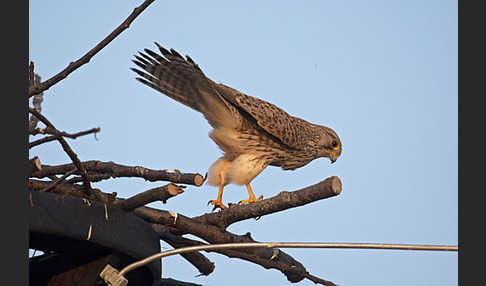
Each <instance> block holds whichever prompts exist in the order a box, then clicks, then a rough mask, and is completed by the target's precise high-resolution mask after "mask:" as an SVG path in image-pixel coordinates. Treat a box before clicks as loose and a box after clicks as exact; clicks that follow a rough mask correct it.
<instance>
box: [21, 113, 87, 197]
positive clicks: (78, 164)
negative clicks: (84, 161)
mask: <svg viewBox="0 0 486 286" xmlns="http://www.w3.org/2000/svg"><path fill="white" fill-rule="evenodd" d="M29 112H30V113H32V114H33V115H35V117H37V118H38V119H39V120H40V121H42V123H44V124H45V125H46V126H48V127H51V128H53V129H56V127H54V125H53V124H52V123H51V122H50V121H49V120H48V119H47V118H46V117H44V116H43V115H42V114H40V113H39V112H37V110H35V109H32V108H30V107H29ZM57 141H59V143H60V144H61V146H62V149H63V150H64V152H66V154H67V155H68V156H69V158H71V160H72V161H73V163H74V165H75V166H76V168H77V169H78V170H79V172H80V173H81V176H83V186H84V190H85V192H86V194H87V195H88V196H91V184H90V183H89V181H88V178H87V173H86V169H85V168H84V167H83V166H82V165H81V161H79V159H78V156H77V155H76V153H74V151H73V150H72V149H71V147H69V144H68V143H67V142H66V140H64V138H62V137H59V138H57ZM70 170H72V168H71V169H70Z"/></svg>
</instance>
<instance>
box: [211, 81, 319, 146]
mask: <svg viewBox="0 0 486 286" xmlns="http://www.w3.org/2000/svg"><path fill="white" fill-rule="evenodd" d="M218 90H220V95H221V96H222V97H224V98H225V99H226V100H228V101H229V102H231V103H232V104H234V105H235V106H236V107H237V108H238V109H239V110H241V111H242V112H243V113H244V114H246V117H251V118H252V119H254V120H255V121H256V123H257V124H258V126H260V127H261V128H262V129H263V130H265V131H266V132H268V133H270V134H271V135H273V136H274V137H276V138H277V139H278V140H280V141H281V142H282V143H283V144H285V145H287V146H288V147H291V148H295V149H302V148H304V147H305V146H306V145H307V142H308V141H310V140H311V139H312V138H311V136H312V135H313V134H314V132H313V130H311V129H312V124H311V123H309V122H307V121H305V120H303V119H301V118H298V117H294V116H291V115H290V114H288V113H287V112H285V111H284V110H282V109H281V108H279V107H277V106H275V105H273V104H271V103H269V102H266V101H264V100H261V99H259V98H255V97H252V96H249V95H246V94H243V93H241V92H239V91H237V90H235V89H233V88H231V87H229V86H226V85H223V84H218ZM250 120H251V119H250Z"/></svg>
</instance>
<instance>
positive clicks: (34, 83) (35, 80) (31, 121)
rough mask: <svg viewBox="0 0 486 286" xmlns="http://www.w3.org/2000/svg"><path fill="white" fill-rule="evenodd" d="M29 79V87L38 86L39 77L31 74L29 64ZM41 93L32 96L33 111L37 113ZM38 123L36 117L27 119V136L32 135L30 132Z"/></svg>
mask: <svg viewBox="0 0 486 286" xmlns="http://www.w3.org/2000/svg"><path fill="white" fill-rule="evenodd" d="M31 71H32V73H31V75H30V76H31V78H30V86H38V85H39V84H40V76H39V75H38V74H36V73H33V71H34V63H33V62H31ZM43 100H44V99H43V93H39V94H36V95H35V96H34V99H32V104H33V105H34V109H35V110H37V111H38V112H41V110H42V108H41V103H42V101H43ZM38 122H39V119H37V117H35V116H33V115H31V116H30V119H29V134H31V133H33V132H32V130H34V129H35V128H36V126H37V123H38Z"/></svg>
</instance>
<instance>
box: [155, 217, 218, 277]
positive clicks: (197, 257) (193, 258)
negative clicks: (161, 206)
mask: <svg viewBox="0 0 486 286" xmlns="http://www.w3.org/2000/svg"><path fill="white" fill-rule="evenodd" d="M152 228H153V229H154V230H155V232H157V233H158V234H159V237H160V239H162V240H163V241H165V242H167V243H168V244H169V245H170V246H172V247H174V249H175V248H180V247H186V246H193V245H195V244H194V243H193V242H194V240H191V239H187V238H184V237H182V236H180V235H175V234H172V233H171V232H170V228H168V227H166V226H165V225H161V224H155V223H154V224H152ZM181 256H182V257H183V258H184V259H186V260H187V261H188V262H189V263H191V264H192V265H193V266H194V267H196V268H197V270H199V273H201V275H204V276H207V275H209V274H210V273H211V272H213V271H214V263H213V262H212V261H211V260H209V259H208V258H207V257H206V256H204V255H203V254H202V253H200V252H191V253H183V254H181Z"/></svg>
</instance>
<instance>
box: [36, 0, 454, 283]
mask: <svg viewBox="0 0 486 286" xmlns="http://www.w3.org/2000/svg"><path fill="white" fill-rule="evenodd" d="M141 2H142V1H114V0H106V1H49V0H46V1H31V2H30V7H29V11H30V22H29V28H30V31H29V60H32V61H34V63H35V68H36V72H37V73H39V74H40V75H41V77H42V79H43V80H45V79H48V78H50V77H51V76H53V75H54V74H56V73H57V72H59V71H60V70H61V69H63V68H64V67H66V66H67V65H68V64H69V62H70V61H73V60H75V59H77V58H79V57H81V56H82V55H83V54H84V53H86V52H87V51H88V50H89V49H91V48H92V47H93V46H94V45H95V44H96V43H98V42H99V41H101V40H102V39H103V38H104V37H105V36H106V35H108V34H109V33H110V32H111V31H112V30H113V29H114V28H115V27H117V26H118V25H119V24H120V23H121V22H122V21H123V20H124V19H125V18H126V17H127V16H128V15H129V14H130V13H131V11H132V10H133V8H135V7H136V6H138V5H139V4H140V3H141ZM155 41H156V42H158V43H160V44H161V45H163V46H165V47H167V48H174V49H176V50H177V51H178V52H179V53H181V54H183V55H185V54H187V55H190V56H191V58H192V59H194V60H195V61H196V62H197V63H198V64H199V66H200V67H201V68H202V69H203V71H204V72H205V74H206V75H207V76H208V77H210V78H211V79H212V80H214V81H216V82H221V83H224V84H227V85H229V86H232V87H233V88H236V89H238V90H240V91H241V92H244V93H246V94H248V95H251V96H255V97H259V98H262V99H264V100H267V101H269V102H272V103H274V104H276V105H278V106H279V107H281V108H283V109H284V110H286V111H287V112H289V113H290V114H292V115H295V116H298V117H301V118H304V119H306V120H308V121H310V122H313V123H317V124H322V125H326V126H329V127H331V128H333V129H334V130H335V131H336V132H337V133H338V134H339V136H340V138H341V140H342V143H343V152H342V155H341V157H340V158H339V159H338V161H337V162H336V163H335V164H332V165H331V164H330V163H329V160H328V159H318V160H315V161H313V162H311V163H310V164H308V165H307V166H305V167H302V168H300V169H298V170H296V171H283V170H282V169H280V168H276V167H268V168H267V169H265V171H263V172H262V173H261V174H260V175H259V176H258V177H257V178H256V179H255V180H254V181H253V183H252V187H253V190H254V191H255V193H256V194H257V195H260V194H263V195H264V197H266V198H268V197H271V196H274V195H276V194H277V193H278V192H280V191H282V190H296V189H300V188H302V187H305V186H308V185H312V184H314V183H317V182H319V181H321V180H323V179H325V178H327V177H330V176H339V178H340V179H341V180H342V182H343V191H342V193H341V194H340V195H339V196H337V197H334V198H330V199H327V200H322V201H318V202H315V203H312V204H310V205H306V206H304V207H300V208H295V209H290V210H286V211H283V212H280V213H276V214H272V215H268V216H265V217H263V218H261V219H260V220H258V221H255V220H248V221H244V222H239V223H237V224H234V225H232V226H231V227H230V228H229V230H230V231H232V232H234V233H237V234H244V233H246V232H251V233H252V236H253V237H254V239H255V240H258V241H282V242H285V241H289V242H290V241H292V242H293V241H300V242H315V241H319V242H370V243H371V242H376V243H418V244H448V245H457V243H458V240H457V236H458V231H457V228H458V220H457V194H458V180H457V171H458V169H457V168H458V167H457V161H458V160H457V156H458V153H457V147H458V137H457V99H458V95H457V60H458V58H457V46H458V41H457V1H306V2H298V1H265V2H263V1H261V2H259V1H231V2H230V1H204V2H203V1H156V2H155V3H153V4H152V5H150V6H149V7H148V8H147V10H145V11H144V12H143V13H142V14H141V15H140V16H139V17H138V18H137V19H136V20H135V21H134V22H133V23H132V25H131V26H130V27H129V29H127V30H126V31H125V32H123V33H122V34H121V35H120V36H119V37H118V38H116V39H115V40H114V41H113V42H112V43H110V44H109V45H108V46H107V47H106V48H105V49H103V50H102V51H101V52H100V53H98V54H97V55H96V56H95V57H94V58H93V59H92V60H91V61H90V62H89V63H88V64H86V65H84V66H83V67H81V68H80V69H78V70H76V71H75V72H74V73H72V74H71V75H70V76H69V77H68V78H66V79H65V80H63V81H61V82H60V83H58V84H57V85H55V86H53V87H51V88H50V89H49V90H48V91H46V92H45V96H44V102H43V103H42V112H43V113H44V114H45V115H46V116H47V117H48V118H49V119H50V120H51V122H53V123H54V124H55V125H56V127H57V128H58V129H60V130H63V131H66V132H77V131H81V130H87V129H90V128H92V127H98V126H99V127H101V130H102V132H101V133H100V134H98V135H97V138H98V140H95V139H94V138H93V136H85V137H81V138H78V139H76V140H74V141H72V140H71V141H70V144H71V146H72V148H73V149H74V150H75V151H76V152H77V154H78V156H79V158H80V159H81V160H82V161H86V160H102V161H114V162H116V163H119V164H126V165H142V166H145V167H148V168H153V169H174V168H176V169H179V170H181V171H184V172H199V173H201V174H204V173H205V172H206V171H207V170H208V167H209V166H210V165H211V164H212V163H213V162H214V161H215V160H216V159H217V158H218V157H219V156H220V154H221V152H220V151H219V150H218V148H217V146H216V144H214V143H213V142H212V141H211V140H210V139H209V138H208V136H207V134H208V132H209V131H210V130H211V129H210V126H209V124H208V123H207V122H206V121H205V120H204V117H203V116H202V115H201V114H199V113H197V112H195V111H194V110H191V109H189V108H187V107H186V106H183V105H181V104H179V103H177V102H175V101H173V100H172V99H170V98H168V97H166V96H165V95H163V94H161V93H159V92H158V91H155V90H152V89H150V88H149V87H147V86H145V85H143V84H141V83H139V82H138V81H136V80H135V79H134V78H135V74H134V73H133V72H132V71H130V70H129V68H130V67H134V64H132V62H131V59H132V58H133V55H134V54H136V53H137V52H138V51H141V50H143V49H144V48H150V49H155V45H154V44H153V42H155ZM30 139H31V140H33V139H36V138H32V137H31V138H30ZM30 155H31V156H34V155H37V156H39V157H40V159H41V161H42V162H43V163H45V164H49V165H54V164H62V163H68V162H70V160H69V158H68V157H67V156H66V154H64V153H63V152H62V151H61V149H60V147H59V145H58V144H56V143H48V144H44V145H42V146H39V147H34V148H33V149H31V150H30ZM162 184H163V183H150V182H145V181H143V180H142V179H135V178H132V179H115V180H109V181H105V182H101V183H96V184H94V186H95V187H98V188H100V189H102V190H104V191H106V192H113V191H116V192H117V193H118V194H119V196H121V197H128V196H131V195H134V194H136V193H138V192H142V191H144V190H147V189H149V188H152V187H155V186H159V185H162ZM216 194H217V188H215V187H211V186H207V185H204V186H202V187H200V188H196V187H188V188H186V191H185V193H184V194H182V195H180V196H178V197H176V198H173V199H171V200H170V201H168V203H167V204H166V205H163V204H162V203H153V204H151V206H152V207H156V208H161V209H168V210H172V211H176V212H179V213H182V214H184V215H187V216H195V215H199V214H202V213H205V212H209V211H210V210H211V208H210V207H209V206H207V205H206V203H207V201H208V200H211V199H214V198H215V197H216ZM246 196H247V194H246V190H245V188H244V187H240V186H234V185H231V186H227V187H226V188H225V193H224V195H223V201H224V202H225V203H228V202H237V201H240V200H242V199H245V198H246ZM127 231H129V230H127ZM162 246H163V248H164V249H168V248H169V246H167V245H166V244H164V243H163V244H162ZM285 251H286V252H287V253H289V254H290V255H292V256H293V257H294V258H295V259H297V260H299V261H300V262H301V263H303V264H304V265H305V266H306V268H307V270H308V271H309V272H310V273H312V274H313V275H316V276H319V277H322V278H325V279H327V280H331V281H333V282H335V283H337V284H339V285H398V286H400V285H457V283H458V274H457V266H458V264H457V253H456V252H447V253H444V252H425V251H391V250H327V249H286V250H285ZM207 256H208V257H209V258H210V259H211V260H212V261H213V262H215V264H216V269H215V271H214V272H213V273H212V274H210V275H209V276H207V277H195V276H196V275H198V271H197V270H196V269H195V268H193V267H192V266H191V265H189V264H188V263H187V262H186V261H185V260H183V259H182V258H181V257H178V256H174V257H169V258H167V259H164V261H163V273H162V274H163V276H165V277H171V278H174V279H179V280H184V281H189V282H194V283H200V284H204V285H223V284H225V283H228V281H230V280H231V283H232V285H248V284H249V283H259V284H271V285H287V284H289V282H288V281H287V280H286V278H285V276H284V275H282V274H281V273H280V272H278V271H276V270H266V269H264V268H262V267H260V266H258V265H254V264H251V263H248V262H245V261H241V260H237V259H229V258H227V257H225V256H220V255H218V254H211V253H210V254H207ZM235 277H237V278H235ZM296 285H302V286H304V285H314V284H313V283H312V282H310V281H308V280H303V281H301V282H300V283H298V284H296Z"/></svg>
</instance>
